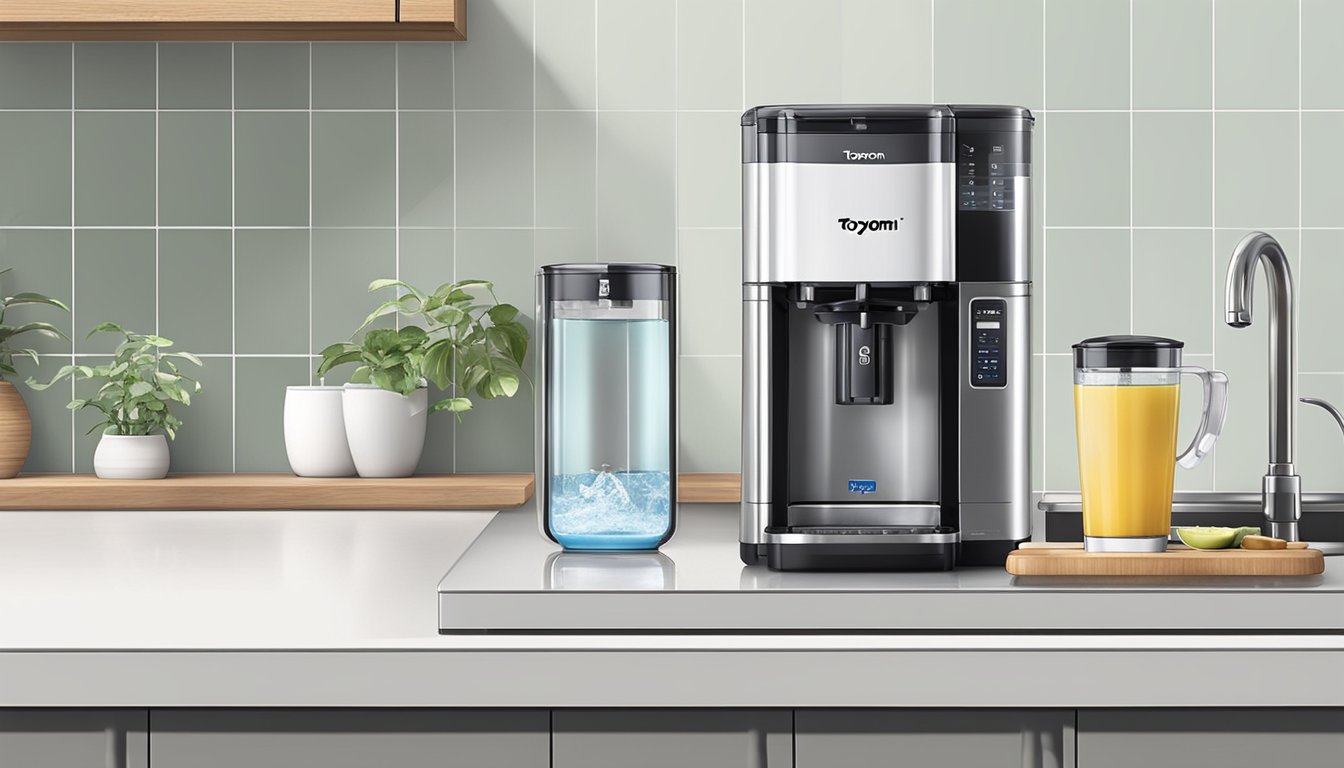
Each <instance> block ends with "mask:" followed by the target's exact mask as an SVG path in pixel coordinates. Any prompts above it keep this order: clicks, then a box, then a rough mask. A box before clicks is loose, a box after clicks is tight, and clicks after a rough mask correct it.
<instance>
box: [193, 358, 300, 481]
mask: <svg viewBox="0 0 1344 768" xmlns="http://www.w3.org/2000/svg"><path fill="white" fill-rule="evenodd" d="M202 362H204V363H205V365H203V366H202V367H200V368H197V367H196V366H194V365H191V364H190V363H187V364H185V365H183V366H182V373H183V374H185V375H187V376H189V377H191V378H193V379H196V380H197V381H199V382H200V383H201V391H200V392H199V393H198V394H195V395H193V396H192V398H191V406H190V407H187V408H184V407H182V406H174V408H173V411H174V413H176V414H177V418H179V419H181V420H182V427H181V428H180V429H179V430H178V431H177V439H175V440H173V441H172V444H171V445H170V446H169V452H170V455H171V457H172V465H171V467H170V468H169V471H170V472H232V471H233V358H230V357H209V358H206V359H205V360H203V361H202ZM282 445H283V441H282Z"/></svg>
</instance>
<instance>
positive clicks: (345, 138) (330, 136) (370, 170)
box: [312, 112, 397, 227]
mask: <svg viewBox="0 0 1344 768" xmlns="http://www.w3.org/2000/svg"><path fill="white" fill-rule="evenodd" d="M396 156H397V120H396V116H395V115H393V114H392V113H390V112H317V113H314V114H313V187H312V189H313V226H316V227H357V226H358V227H390V226H393V225H394V224H396V221H397V212H396V199H397V197H396V175H397V161H396Z"/></svg>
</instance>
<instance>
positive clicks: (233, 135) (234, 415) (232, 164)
mask: <svg viewBox="0 0 1344 768" xmlns="http://www.w3.org/2000/svg"><path fill="white" fill-rule="evenodd" d="M237 49H238V45H237V43H229V309H230V312H229V355H230V359H229V387H230V390H229V424H230V429H231V433H230V434H229V466H230V467H231V468H232V470H233V471H234V472H237V471H238V231H237V226H238V112H237V106H238V74H237V72H238V51H237Z"/></svg>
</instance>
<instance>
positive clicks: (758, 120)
mask: <svg viewBox="0 0 1344 768" xmlns="http://www.w3.org/2000/svg"><path fill="white" fill-rule="evenodd" d="M742 125H743V126H744V127H754V128H755V129H756V130H757V132H759V133H840V134H851V133H864V134H874V133H878V134H881V133H921V134H928V133H935V134H936V133H951V132H952V131H953V127H954V123H953V120H952V110H950V109H948V108H947V107H945V106H942V105H938V104H773V105H767V106H760V107H752V108H751V109H749V110H747V111H746V112H745V113H744V114H743V115H742Z"/></svg>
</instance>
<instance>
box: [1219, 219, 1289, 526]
mask: <svg viewBox="0 0 1344 768" xmlns="http://www.w3.org/2000/svg"><path fill="white" fill-rule="evenodd" d="M1257 263H1263V264H1264V266H1265V279H1266V280H1268V281H1269V313H1270V314H1269V469H1268V470H1267V471H1266V472H1265V477H1264V481H1263V483H1262V485H1261V494H1262V503H1261V506H1262V508H1263V510H1264V513H1265V527H1266V528H1267V529H1268V530H1267V531H1266V532H1267V533H1268V534H1269V535H1270V536H1275V537H1277V538H1280V539H1287V540H1288V541H1297V538H1298V536H1297V521H1298V518H1300V517H1301V516H1302V478H1300V477H1298V475H1297V469H1296V467H1294V466H1293V454H1294V453H1295V452H1296V450H1297V328H1296V322H1297V312H1296V308H1295V306H1294V305H1295V300H1294V295H1293V274H1292V270H1291V269H1289V267H1288V257H1287V256H1285V255H1284V253H1283V246H1281V245H1279V241H1277V240H1275V239H1274V238H1273V237H1270V236H1269V235H1267V234H1265V233H1264V232H1252V233H1251V234H1249V235H1247V236H1246V237H1244V238H1242V240H1241V242H1240V243H1237V248H1236V250H1234V251H1233V252H1232V261H1231V262H1230V263H1229V264H1228V265H1227V324H1228V325H1230V326H1232V327H1233V328H1245V327H1247V326H1249V325H1250V324H1251V294H1252V292H1253V290H1254V288H1255V267H1256V264H1257Z"/></svg>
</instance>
